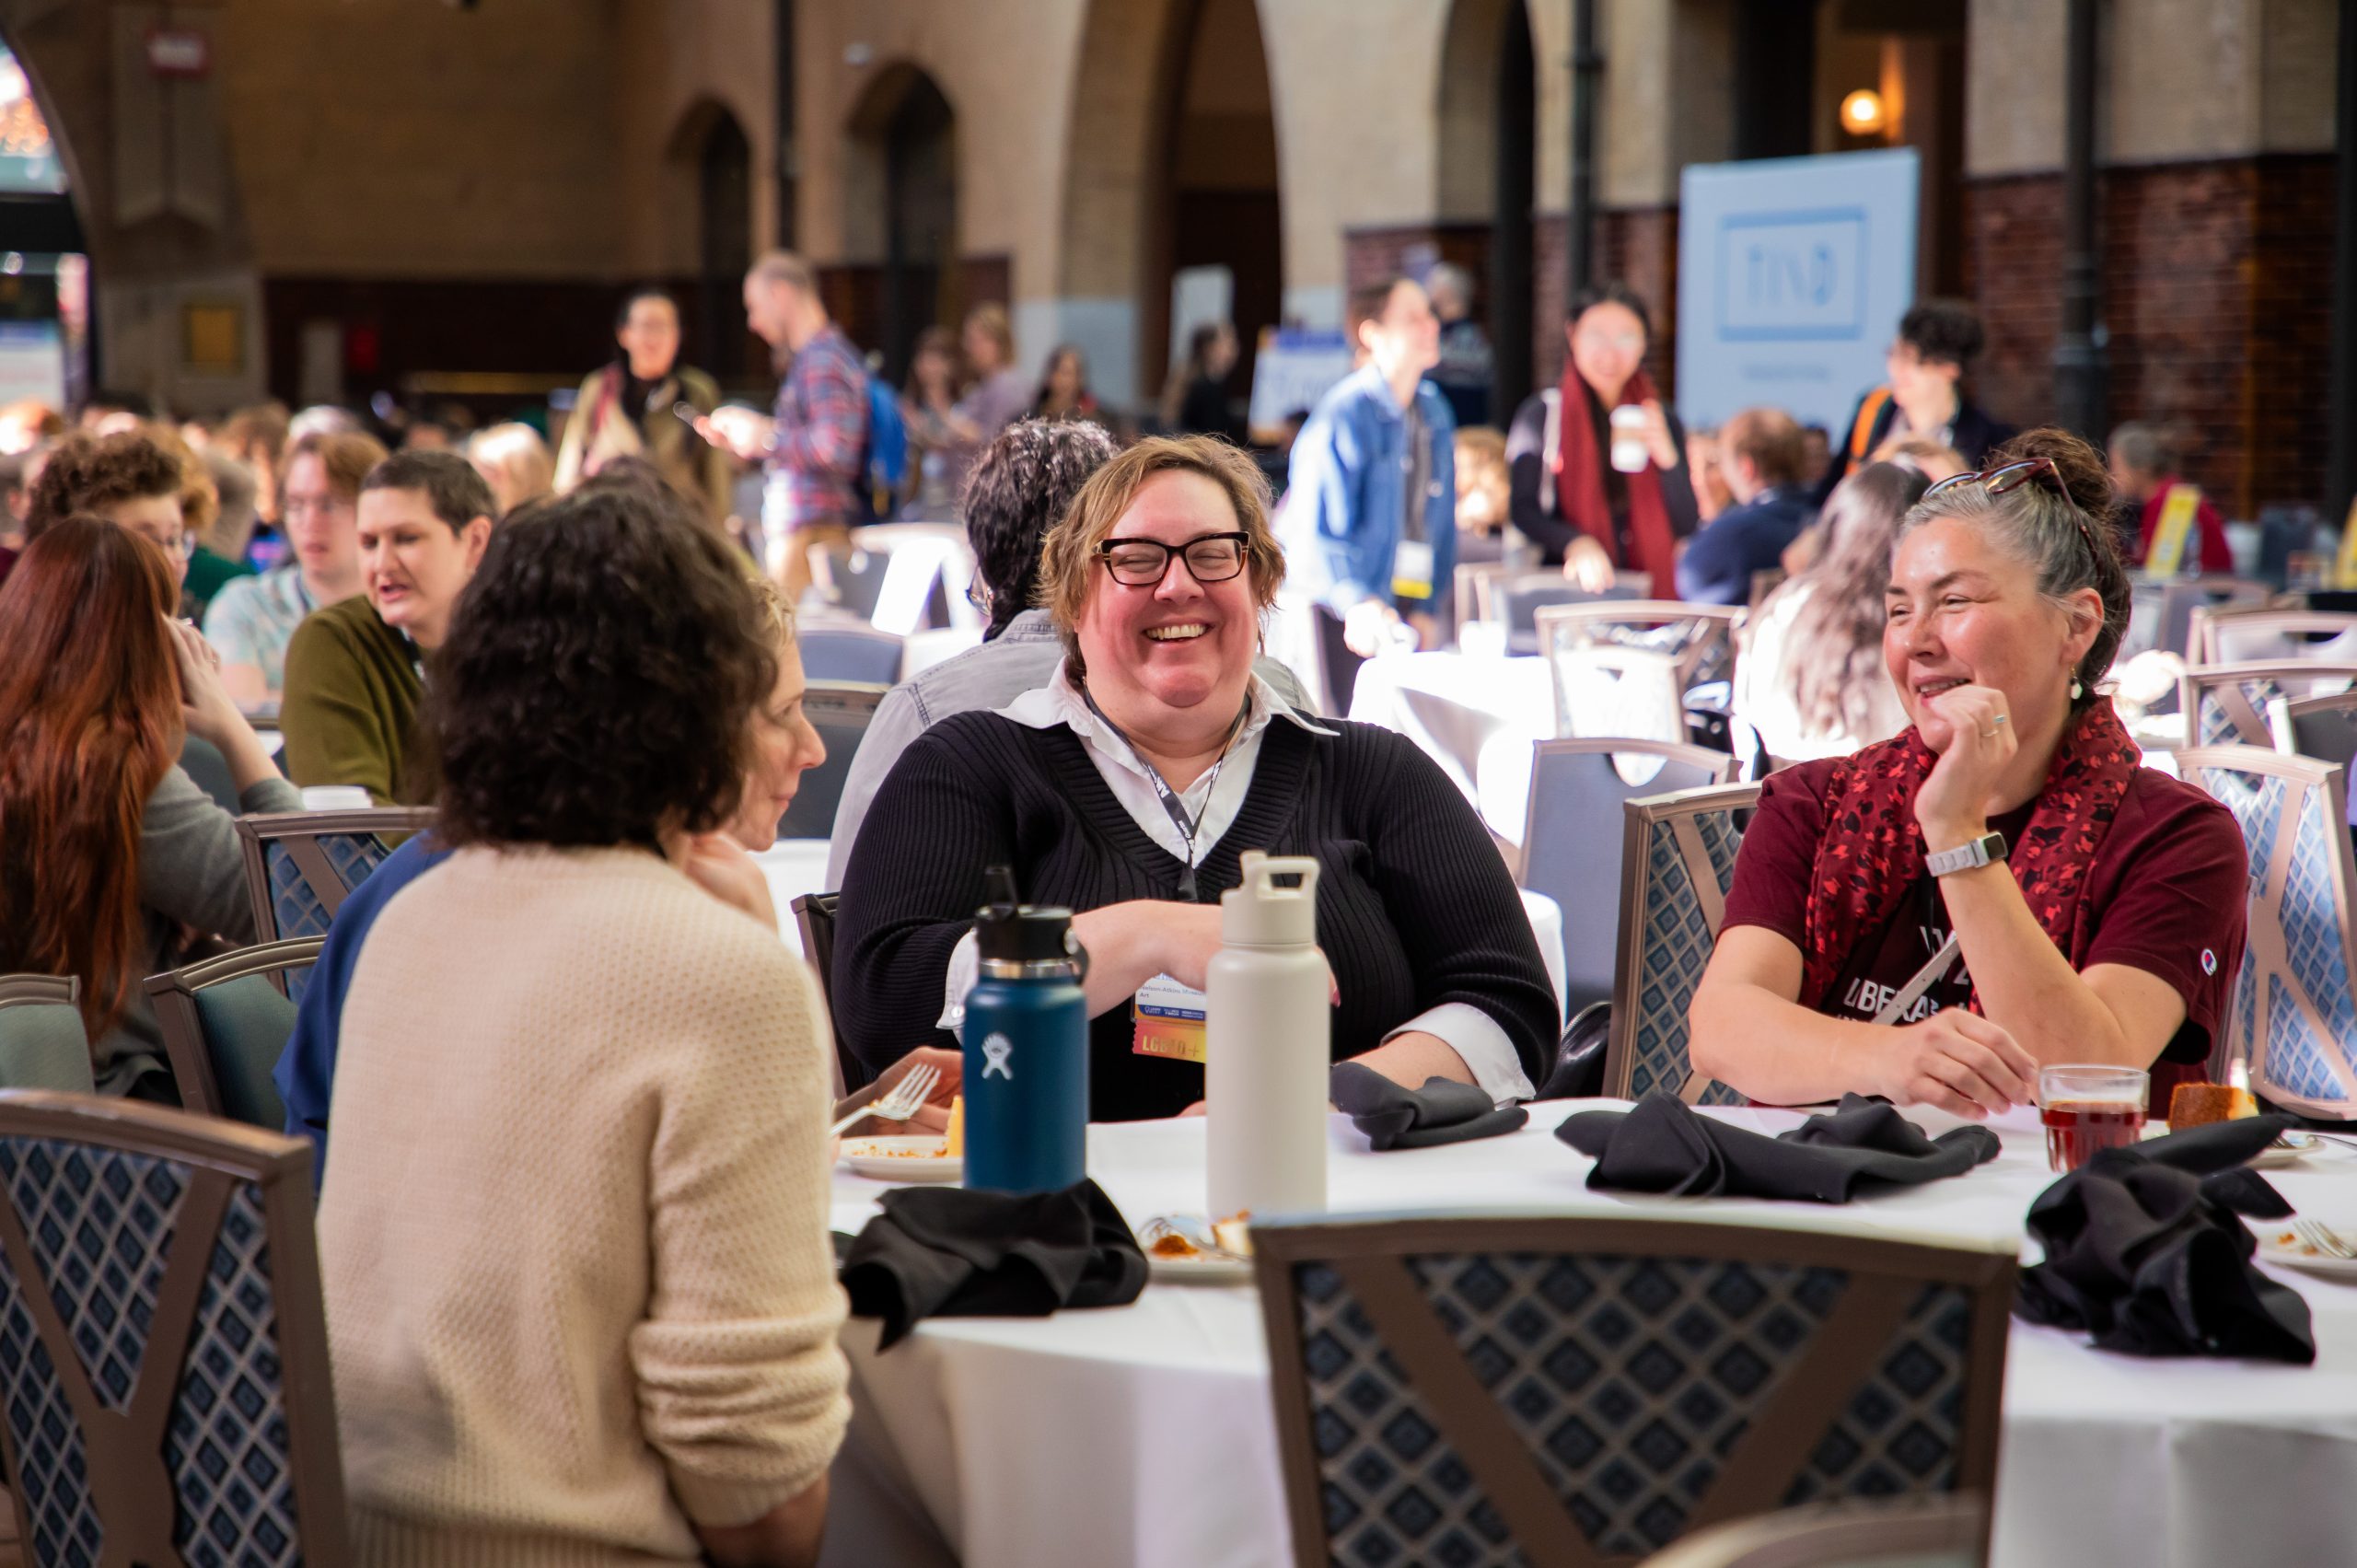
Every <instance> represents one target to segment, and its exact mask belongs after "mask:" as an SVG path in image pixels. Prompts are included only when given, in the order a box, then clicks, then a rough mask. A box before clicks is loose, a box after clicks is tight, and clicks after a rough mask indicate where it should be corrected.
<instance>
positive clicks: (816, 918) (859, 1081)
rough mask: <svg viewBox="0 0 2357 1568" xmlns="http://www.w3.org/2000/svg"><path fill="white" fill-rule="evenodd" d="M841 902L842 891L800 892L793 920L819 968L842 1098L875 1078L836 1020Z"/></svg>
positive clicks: (837, 1093)
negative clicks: (838, 910) (837, 917)
mask: <svg viewBox="0 0 2357 1568" xmlns="http://www.w3.org/2000/svg"><path fill="white" fill-rule="evenodd" d="M841 903H842V894H841V893H801V894H797V895H796V896H795V900H794V923H795V928H796V929H797V930H799V931H800V932H801V933H802V957H803V958H805V959H806V960H807V961H808V963H809V965H810V967H811V968H812V969H814V970H818V971H819V1000H820V1001H822V1002H824V1003H825V1004H826V1005H827V1032H828V1033H829V1034H830V1035H832V1036H833V1037H834V1041H835V1096H836V1098H839V1099H840V1098H842V1097H843V1096H844V1095H846V1094H849V1093H850V1092H851V1091H852V1090H853V1089H862V1088H865V1087H866V1086H868V1085H869V1084H871V1083H874V1082H875V1081H876V1074H875V1073H874V1072H872V1071H871V1070H870V1069H869V1068H868V1065H867V1063H865V1062H862V1061H861V1060H860V1059H859V1058H858V1057H857V1056H854V1055H853V1054H852V1050H851V1047H850V1046H848V1045H846V1044H844V1043H843V1031H842V1029H841V1028H838V1027H837V1026H836V1024H835V910H836V907H837V906H838V905H839V904H841Z"/></svg>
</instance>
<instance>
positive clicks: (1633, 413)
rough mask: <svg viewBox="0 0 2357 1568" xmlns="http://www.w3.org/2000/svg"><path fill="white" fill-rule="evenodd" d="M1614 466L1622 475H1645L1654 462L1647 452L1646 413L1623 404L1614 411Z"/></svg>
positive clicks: (1631, 405)
mask: <svg viewBox="0 0 2357 1568" xmlns="http://www.w3.org/2000/svg"><path fill="white" fill-rule="evenodd" d="M1611 418H1612V466H1613V467H1614V468H1616V469H1618V470H1620V471H1621V472H1622V473H1643V472H1644V471H1645V466H1646V465H1647V464H1648V463H1650V462H1652V461H1653V460H1654V458H1653V454H1652V453H1651V452H1649V451H1647V450H1645V436H1644V430H1645V411H1644V410H1643V409H1641V408H1638V407H1636V406H1635V405H1633V404H1631V403H1623V404H1621V405H1620V407H1619V408H1616V409H1614V410H1613V411H1612V415H1611Z"/></svg>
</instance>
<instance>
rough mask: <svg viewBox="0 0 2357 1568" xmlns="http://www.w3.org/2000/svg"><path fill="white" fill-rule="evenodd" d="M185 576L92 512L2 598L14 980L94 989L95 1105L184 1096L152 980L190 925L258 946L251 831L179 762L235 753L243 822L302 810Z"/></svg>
mask: <svg viewBox="0 0 2357 1568" xmlns="http://www.w3.org/2000/svg"><path fill="white" fill-rule="evenodd" d="M176 577H177V574H176V572H175V571H174V570H173V568H172V566H170V565H167V564H166V563H165V560H164V555H163V552H161V551H159V550H157V548H156V546H154V545H153V544H151V543H149V542H148V541H147V540H144V539H142V538H140V537H139V536H138V535H136V534H134V533H131V532H129V531H127V530H125V529H122V528H117V527H115V526H114V525H113V524H111V523H106V522H101V521H100V520H99V519H98V518H96V517H87V516H86V517H69V518H66V519H65V520H64V521H63V522H60V523H56V524H53V525H52V526H51V527H50V528H48V529H47V530H46V531H44V532H43V533H42V534H41V537H40V538H38V539H36V540H33V541H32V542H31V543H30V544H29V545H27V546H26V547H25V552H24V556H23V558H22V559H21V560H19V561H18V562H17V568H16V570H15V571H14V572H13V573H11V574H10V575H9V577H8V581H7V585H6V587H0V972H21V973H35V974H70V975H75V976H77V977H79V979H80V980H81V981H82V1016H83V1020H84V1023H85V1025H86V1027H87V1028H88V1030H89V1036H90V1041H91V1045H90V1058H91V1063H92V1066H93V1068H94V1070H95V1072H96V1074H97V1078H98V1084H99V1090H100V1091H101V1092H102V1093H107V1094H122V1095H131V1096H134V1097H136V1098H142V1099H163V1100H173V1099H176V1098H178V1096H177V1094H176V1093H175V1091H174V1088H173V1085H172V1080H171V1074H170V1070H169V1069H168V1067H167V1066H166V1065H165V1060H164V1051H163V1046H162V1044H161V1039H160V1036H159V1035H158V1033H157V1028H156V1017H155V1014H154V1012H153V1010H152V1009H151V1008H150V1007H149V1005H148V1003H147V999H146V995H145V993H144V992H143V991H142V990H141V988H140V985H139V981H141V979H142V978H144V977H145V976H147V975H151V974H155V973H157V972H158V971H160V970H166V969H168V968H170V967H172V966H173V965H174V964H176V963H178V962H179V961H180V951H179V947H180V936H181V934H182V932H183V931H184V930H186V929H191V928H192V929H194V930H196V931H200V932H215V933H218V934H219V935H223V936H226V937H227V938H228V939H229V940H231V941H233V942H251V941H252V940H254V923H253V910H252V907H251V906H250V904H249V903H248V902H247V898H246V885H245V872H244V867H243V865H242V863H241V861H240V859H239V856H238V835H237V830H236V828H235V827H234V826H233V819H232V818H231V817H230V815H229V813H227V812H226V811H224V810H222V809H221V808H220V807H218V806H215V804H214V803H213V802H212V800H211V799H209V798H208V797H207V796H205V794H204V792H203V790H201V789H199V788H198V787H197V786H196V785H195V784H193V783H192V782H191V781H190V779H189V777H188V775H187V774H186V773H184V772H181V771H180V767H179V765H178V763H177V762H176V761H174V760H175V759H176V758H178V757H179V755H180V744H181V740H182V737H183V736H184V735H196V736H200V737H202V738H204V739H206V740H209V741H211V742H213V744H214V745H215V746H216V747H218V748H220V749H221V754H222V755H223V756H224V757H225V758H226V759H227V760H228V763H229V771H230V773H231V774H232V776H233V777H234V778H235V779H236V781H237V785H238V800H239V804H240V805H241V806H242V807H244V809H246V810H248V811H293V810H296V809H299V808H300V807H301V806H302V796H300V795H299V794H298V793H297V792H296V789H295V787H294V786H293V785H292V784H288V783H286V781H285V780H284V779H282V778H281V777H279V775H278V771H277V770H276V769H275V768H274V767H273V766H272V765H271V761H270V757H269V754H268V753H266V752H265V751H263V749H262V748H261V741H260V740H259V739H258V738H256V737H255V735H254V732H253V729H252V727H251V726H249V725H248V724H247V723H246V721H245V719H244V717H243V716H242V715H241V714H239V713H238V708H237V704H236V703H232V702H231V701H230V700H229V697H228V694H227V693H226V691H223V690H222V687H221V679H220V676H219V673H218V668H217V667H218V664H219V659H218V656H216V655H215V654H214V652H213V650H212V648H211V647H210V646H209V645H207V644H206V643H205V641H204V639H203V638H202V637H200V636H199V635H197V633H196V632H195V630H194V629H193V628H192V627H190V626H189V625H187V624H186V623H185V622H183V621H175V620H173V619H172V618H171V610H172V606H173V604H174V603H175V602H176V601H177V600H178V598H179V597H180V585H179V583H178V581H177V580H176Z"/></svg>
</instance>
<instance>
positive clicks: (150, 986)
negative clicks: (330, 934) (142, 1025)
mask: <svg viewBox="0 0 2357 1568" xmlns="http://www.w3.org/2000/svg"><path fill="white" fill-rule="evenodd" d="M324 946H326V938H324V937H320V936H303V937H297V938H296V939H295V940H294V941H291V942H264V943H262V944H261V945H260V946H259V947H240V948H238V950H237V951H236V952H234V953H224V954H222V955H221V956H220V957H219V958H207V959H205V960H203V962H201V963H194V964H189V965H186V966H184V967H182V968H180V969H176V970H166V971H165V972H164V973H162V974H159V975H151V976H149V977H148V980H147V994H148V995H149V996H150V997H151V998H153V999H154V1001H155V1005H156V1021H157V1024H158V1025H160V1026H161V1027H162V1029H163V1033H164V1050H165V1052H166V1053H167V1054H168V1056H169V1057H170V1058H171V1063H172V1077H173V1078H174V1079H175V1080H176V1081H178V1083H179V1084H180V1103H181V1104H182V1105H184V1106H186V1107H188V1109H191V1110H193V1111H198V1112H201V1113H202V1114H203V1115H206V1116H222V1117H226V1118H227V1119H228V1120H230V1121H242V1122H244V1123H245V1124H246V1125H247V1126H249V1127H261V1128H265V1129H267V1130H269V1131H271V1132H276V1131H278V1130H279V1129H280V1128H282V1127H284V1126H285V1125H286V1107H285V1105H284V1102H282V1101H281V1100H280V1099H279V1098H278V1086H277V1084H275V1083H274V1082H273V1081H272V1078H271V1074H272V1072H273V1069H275V1068H276V1067H277V1065H278V1059H279V1057H280V1056H282V1055H284V1053H285V1051H286V1040H287V1037H288V1036H289V1035H291V1034H293V1033H294V1032H295V1004H294V1003H292V1002H290V1001H288V1000H287V999H286V996H285V993H284V992H282V991H281V990H280V989H279V988H278V987H277V986H275V985H273V984H272V983H271V979H270V977H272V976H273V975H276V974H279V973H282V972H284V970H295V969H308V968H309V967H310V965H311V964H313V963H314V962H316V961H317V960H318V958H319V949H320V948H321V947H324Z"/></svg>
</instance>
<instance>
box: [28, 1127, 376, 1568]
mask: <svg viewBox="0 0 2357 1568" xmlns="http://www.w3.org/2000/svg"><path fill="white" fill-rule="evenodd" d="M309 1157H310V1156H309V1147H308V1144H305V1143H303V1142H302V1141H300V1140H297V1139H291V1138H285V1137H283V1136H280V1135H279V1134H277V1133H274V1132H255V1131H253V1130H250V1129H244V1128H235V1127H230V1126H227V1125H226V1124H224V1123H221V1122H217V1121H211V1120H210V1119H207V1118H203V1117H198V1116H194V1115H192V1114H190V1113H188V1112H186V1111H181V1110H176V1109H165V1108H162V1107H156V1106H145V1105H137V1104H132V1103H129V1102H125V1101H121V1100H100V1099H97V1098H92V1097H88V1096H82V1095H65V1094H53V1093H46V1092H33V1091H18V1092H10V1093H6V1094H0V1412H5V1414H0V1451H4V1452H5V1454H6V1473H7V1481H8V1485H9V1487H10V1488H11V1490H12V1492H13V1493H14V1496H15V1502H16V1506H17V1518H18V1520H19V1521H20V1523H21V1526H22V1527H23V1529H24V1531H25V1535H24V1540H25V1543H26V1546H27V1548H28V1549H29V1552H28V1560H29V1561H30V1562H38V1563H42V1564H51V1563H92V1564H98V1563H108V1562H120V1563H132V1562H145V1563H156V1564H163V1563H170V1562H181V1563H186V1564H188V1565H189V1568H206V1565H211V1564H222V1565H225V1568H226V1565H228V1564H237V1565H238V1568H249V1565H250V1568H279V1565H285V1568H294V1565H296V1564H304V1563H308V1564H311V1565H313V1568H326V1565H332V1564H340V1563H343V1562H345V1561H347V1554H346V1548H345V1539H344V1525H343V1476H342V1470H341V1467H340V1464H339V1462H338V1458H337V1449H336V1433H335V1414H334V1405H333V1401H332V1400H331V1396H330V1393H329V1385H328V1363H327V1335H326V1327H325V1321H324V1316H323V1314H322V1311H321V1308H320V1301H319V1260H318V1254H317V1250H316V1248H315V1246H314V1244H313V1240H312V1231H311V1194H310V1181H309V1177H308V1170H309Z"/></svg>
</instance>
